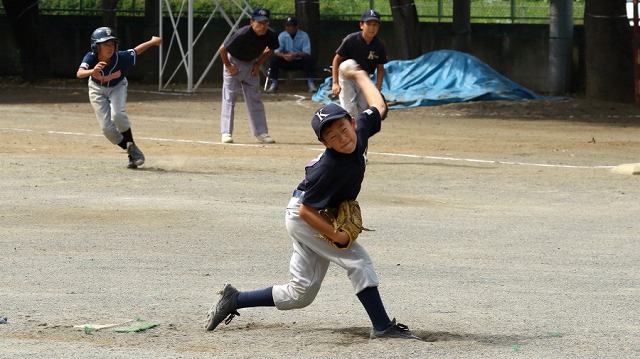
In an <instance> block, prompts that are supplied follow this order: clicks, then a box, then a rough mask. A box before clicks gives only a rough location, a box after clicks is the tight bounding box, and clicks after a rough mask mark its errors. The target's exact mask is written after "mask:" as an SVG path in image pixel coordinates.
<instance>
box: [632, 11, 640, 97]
mask: <svg viewBox="0 0 640 359" xmlns="http://www.w3.org/2000/svg"><path fill="white" fill-rule="evenodd" d="M639 42H640V28H638V0H633V41H632V44H633V85H634V86H633V87H634V94H635V98H636V105H640V54H639V53H638V51H640V48H638V47H639V46H638V43H639Z"/></svg>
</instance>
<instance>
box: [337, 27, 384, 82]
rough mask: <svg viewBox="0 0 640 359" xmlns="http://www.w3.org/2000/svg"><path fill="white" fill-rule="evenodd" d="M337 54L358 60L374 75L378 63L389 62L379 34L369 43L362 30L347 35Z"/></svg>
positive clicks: (362, 66) (365, 69)
mask: <svg viewBox="0 0 640 359" xmlns="http://www.w3.org/2000/svg"><path fill="white" fill-rule="evenodd" d="M336 54H338V55H340V56H341V57H343V58H345V59H353V60H356V62H357V63H358V65H360V68H361V69H363V70H364V71H366V72H367V73H368V74H369V75H372V74H373V73H374V72H375V71H376V69H377V68H378V64H386V63H387V52H386V50H385V49H384V44H383V43H382V41H380V39H379V38H378V36H375V37H374V38H373V40H371V42H370V43H369V44H367V42H366V41H364V37H362V31H358V32H354V33H351V34H349V35H347V36H346V37H345V38H344V39H343V40H342V43H341V44H340V46H338V49H337V50H336Z"/></svg>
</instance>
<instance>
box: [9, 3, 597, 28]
mask: <svg viewBox="0 0 640 359" xmlns="http://www.w3.org/2000/svg"><path fill="white" fill-rule="evenodd" d="M319 1H320V16H321V17H322V18H325V19H331V20H350V21H357V20H358V19H359V17H360V14H361V13H362V11H364V10H366V9H376V10H377V11H379V12H380V14H381V15H382V18H383V21H391V20H392V16H391V7H390V4H389V0H319ZM584 1H585V0H576V1H574V2H573V16H574V23H576V24H582V22H583V14H584ZM549 2H550V0H471V22H472V23H518V24H544V23H548V22H549V12H550V3H549ZM169 3H171V4H172V8H176V9H179V8H180V7H184V11H185V12H186V9H187V0H170V1H169ZM218 3H219V4H220V5H221V6H222V7H224V8H227V7H228V8H229V12H231V13H233V12H234V11H236V10H235V9H237V7H234V6H233V4H231V1H230V0H221V1H219V2H218ZM249 3H250V4H251V5H254V6H262V7H265V8H268V9H270V10H271V11H272V16H273V17H274V18H284V17H286V16H287V15H289V14H293V13H295V1H294V0H263V1H258V0H251V1H249ZM414 3H415V5H416V10H417V12H418V18H419V20H420V22H451V21H452V18H453V0H415V1H414ZM144 5H145V0H119V1H118V8H117V13H118V15H121V16H143V15H144ZM193 6H194V14H195V16H209V15H210V14H211V12H212V11H213V10H214V9H215V8H216V6H217V3H216V2H214V1H211V0H193ZM38 7H39V10H40V13H41V14H43V15H88V16H96V15H101V14H102V0H74V1H71V0H39V1H38ZM0 11H1V12H2V13H4V8H2V5H1V3H0Z"/></svg>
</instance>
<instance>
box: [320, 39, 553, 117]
mask: <svg viewBox="0 0 640 359" xmlns="http://www.w3.org/2000/svg"><path fill="white" fill-rule="evenodd" d="M384 70H385V75H384V81H383V83H382V94H383V95H384V97H385V98H386V99H387V101H388V102H389V103H390V106H389V108H392V109H393V108H407V107H416V106H434V105H441V104H446V103H452V102H466V101H481V100H511V101H520V100H543V99H549V98H547V97H543V96H539V95H537V94H535V93H534V92H532V91H530V90H528V89H526V88H524V87H522V86H520V85H518V84H517V83H515V82H513V81H511V80H509V79H508V78H506V77H504V76H502V75H500V74H499V73H497V72H496V71H494V70H493V69H492V68H491V67H489V66H488V65H487V64H485V63H483V62H482V61H480V60H478V59H477V58H475V57H473V56H471V55H469V54H465V53H462V52H458V51H451V50H438V51H433V52H429V53H426V54H424V55H422V56H420V57H418V58H417V59H415V60H402V61H389V62H388V63H386V64H385V65H384ZM330 94H331V77H329V78H327V79H325V81H324V83H323V84H322V85H321V86H320V88H319V89H318V91H317V92H316V93H315V94H314V95H313V97H312V98H311V99H312V100H313V101H317V102H322V103H330V102H333V101H332V100H331V98H330V97H329V95H330Z"/></svg>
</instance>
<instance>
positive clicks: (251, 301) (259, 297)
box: [237, 287, 275, 309]
mask: <svg viewBox="0 0 640 359" xmlns="http://www.w3.org/2000/svg"><path fill="white" fill-rule="evenodd" d="M272 289H273V287H268V288H265V289H259V290H252V291H249V292H240V293H239V294H238V299H237V303H238V309H240V308H249V307H275V303H274V302H273V295H272V294H271V292H272Z"/></svg>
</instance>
